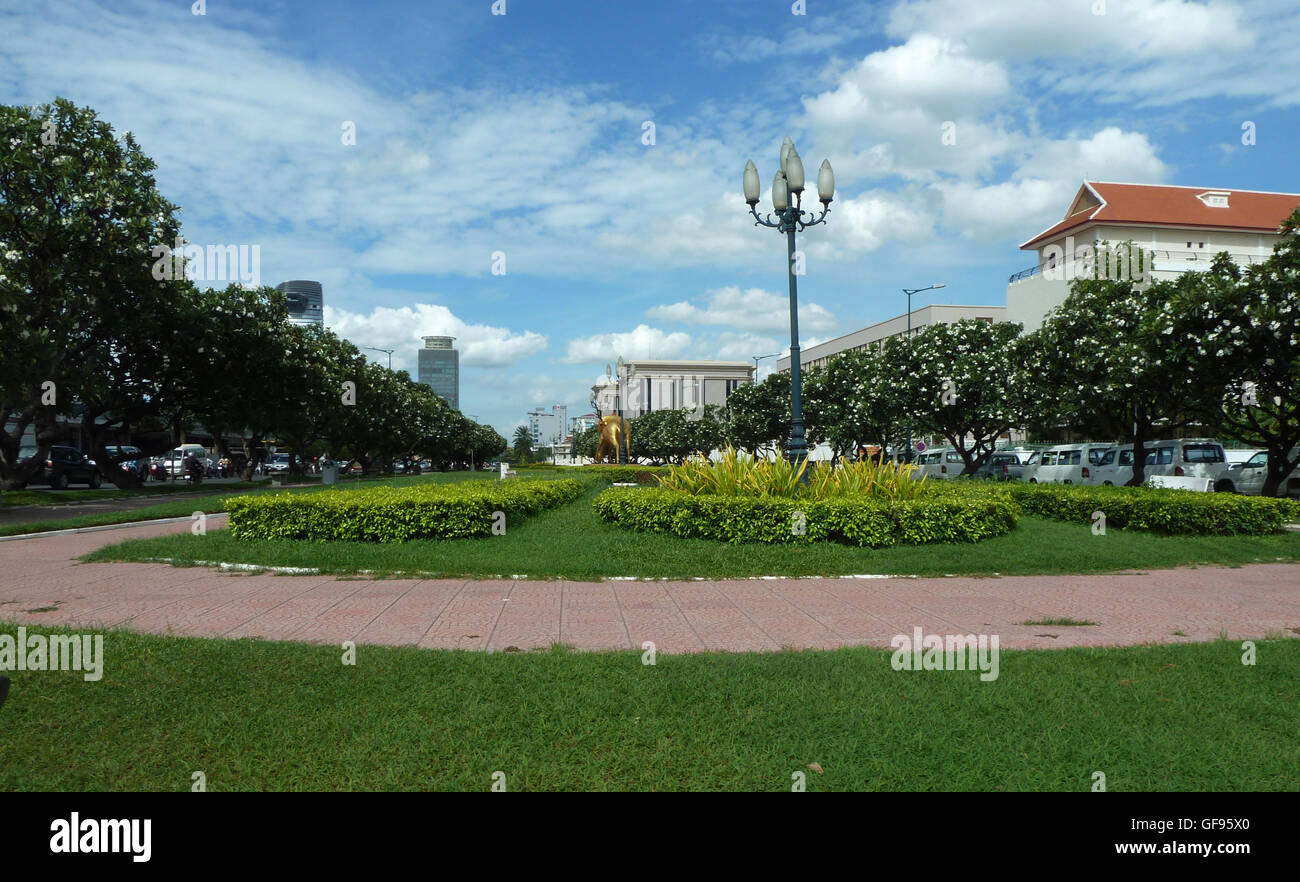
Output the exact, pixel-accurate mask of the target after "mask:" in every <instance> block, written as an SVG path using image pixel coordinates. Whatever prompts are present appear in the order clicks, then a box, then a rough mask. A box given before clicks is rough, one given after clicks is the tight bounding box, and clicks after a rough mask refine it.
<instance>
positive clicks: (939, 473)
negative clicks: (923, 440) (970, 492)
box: [916, 447, 966, 479]
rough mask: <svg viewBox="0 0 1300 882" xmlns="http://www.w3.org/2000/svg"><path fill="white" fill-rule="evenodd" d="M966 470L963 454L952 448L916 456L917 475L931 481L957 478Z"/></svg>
mask: <svg viewBox="0 0 1300 882" xmlns="http://www.w3.org/2000/svg"><path fill="white" fill-rule="evenodd" d="M965 470H966V464H965V463H964V462H963V461H962V458H961V454H960V453H958V452H957V451H955V450H953V449H952V448H951V447H940V448H937V449H931V450H927V451H925V452H924V453H918V454H917V455H916V475H917V477H920V476H922V475H924V476H925V477H927V478H930V479H936V478H955V477H957V476H958V475H960V474H961V473H962V472H964V471H965Z"/></svg>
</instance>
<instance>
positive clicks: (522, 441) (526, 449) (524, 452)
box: [513, 426, 533, 462]
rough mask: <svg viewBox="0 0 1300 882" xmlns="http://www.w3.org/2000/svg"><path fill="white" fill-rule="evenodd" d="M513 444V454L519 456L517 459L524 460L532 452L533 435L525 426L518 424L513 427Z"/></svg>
mask: <svg viewBox="0 0 1300 882" xmlns="http://www.w3.org/2000/svg"><path fill="white" fill-rule="evenodd" d="M513 446H514V448H515V455H516V456H518V457H519V461H520V462H524V461H526V460H527V459H528V456H529V455H530V454H531V453H532V452H533V435H532V433H531V432H529V431H528V427H527V426H520V427H519V428H517V429H515V441H514V445H513Z"/></svg>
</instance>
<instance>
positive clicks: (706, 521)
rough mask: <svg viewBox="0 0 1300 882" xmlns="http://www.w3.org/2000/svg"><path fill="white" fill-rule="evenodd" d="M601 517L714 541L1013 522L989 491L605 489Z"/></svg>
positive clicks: (823, 538)
mask: <svg viewBox="0 0 1300 882" xmlns="http://www.w3.org/2000/svg"><path fill="white" fill-rule="evenodd" d="M592 508H593V509H595V511H596V513H597V514H598V515H600V516H601V517H602V518H604V519H605V520H607V521H610V522H612V523H615V524H618V525H619V526H621V527H625V528H627V529H630V530H637V531H647V532H655V533H671V534H673V535H675V536H681V537H683V538H695V539H712V540H716V541H721V542H766V543H805V542H828V541H829V542H840V543H844V544H847V545H857V546H867V547H872V548H880V547H884V546H888V545H896V544H909V545H911V544H924V543H929V542H975V541H978V540H980V539H986V538H988V537H990V536H998V535H1001V534H1003V533H1006V532H1008V531H1010V530H1011V529H1012V528H1014V527H1015V524H1016V517H1017V515H1018V514H1019V511H1018V509H1017V508H1016V505H1015V503H1014V502H1011V501H1010V500H1009V499H999V498H995V497H987V498H982V499H980V498H973V499H944V498H935V497H924V498H920V499H906V500H897V501H889V500H881V499H865V498H854V497H849V496H834V497H830V498H827V499H799V498H787V497H779V496H742V495H730V496H723V495H713V494H699V495H696V494H691V493H683V492H681V491H679V490H668V489H663V488H645V489H642V488H610V489H609V490H606V491H605V492H603V493H601V494H600V495H598V496H597V497H596V498H595V499H594V500H592Z"/></svg>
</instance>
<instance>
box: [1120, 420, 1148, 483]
mask: <svg viewBox="0 0 1300 882" xmlns="http://www.w3.org/2000/svg"><path fill="white" fill-rule="evenodd" d="M1150 428H1151V427H1150V426H1148V425H1147V421H1146V420H1145V419H1142V418H1138V419H1136V420H1134V422H1133V477H1131V478H1129V479H1128V483H1127V484H1126V485H1125V486H1128V487H1141V486H1142V485H1143V484H1144V483H1145V482H1146V479H1147V446H1146V444H1147V436H1148V435H1149V434H1150Z"/></svg>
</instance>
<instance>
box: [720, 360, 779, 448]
mask: <svg viewBox="0 0 1300 882" xmlns="http://www.w3.org/2000/svg"><path fill="white" fill-rule="evenodd" d="M724 431H725V435H726V442H727V443H728V444H731V445H733V446H734V447H738V448H740V449H742V450H748V451H749V452H750V453H752V454H753V455H754V456H758V455H759V454H760V453H768V452H772V453H775V452H777V451H779V450H780V449H781V445H782V444H783V443H784V442H785V439H787V438H789V437H790V375H789V374H788V373H781V374H777V373H773V374H768V376H767V378H766V379H764V380H763V382H761V383H746V384H745V385H743V386H740V387H738V388H736V389H734V390H732V392H731V394H730V395H728V396H727V407H726V416H725V418H724Z"/></svg>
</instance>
